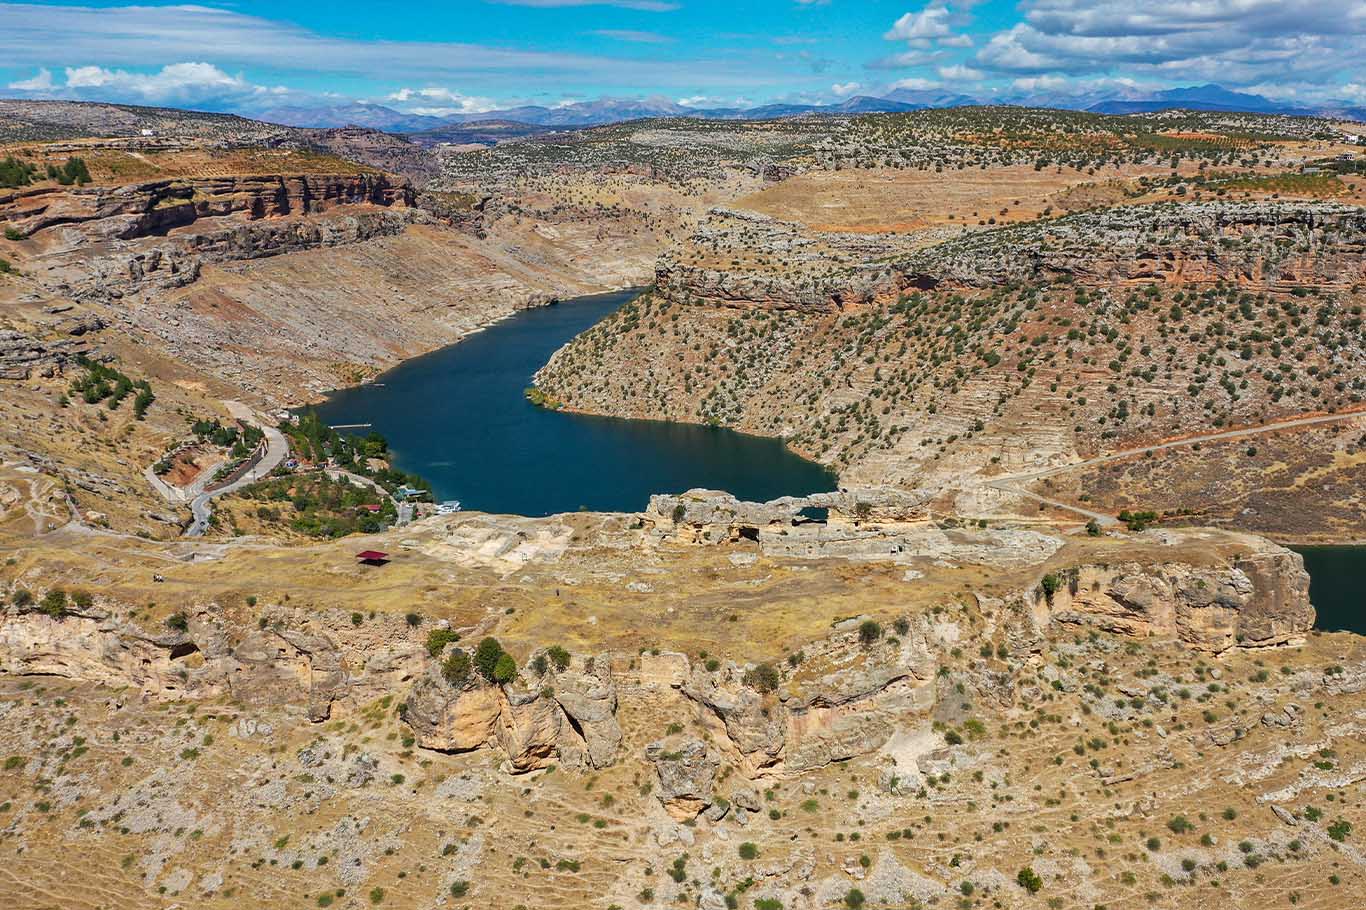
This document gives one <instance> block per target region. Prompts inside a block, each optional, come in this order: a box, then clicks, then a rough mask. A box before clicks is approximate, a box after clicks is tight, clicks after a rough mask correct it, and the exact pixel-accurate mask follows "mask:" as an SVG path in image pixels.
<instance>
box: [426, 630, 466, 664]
mask: <svg viewBox="0 0 1366 910" xmlns="http://www.w3.org/2000/svg"><path fill="white" fill-rule="evenodd" d="M459 640H460V633H459V632H456V631H455V630H454V629H432V630H431V631H430V632H428V633H427V653H428V654H430V655H431V656H432V657H437V656H439V655H440V654H441V652H442V651H444V650H445V649H446V645H448V644H450V643H451V642H454V641H459Z"/></svg>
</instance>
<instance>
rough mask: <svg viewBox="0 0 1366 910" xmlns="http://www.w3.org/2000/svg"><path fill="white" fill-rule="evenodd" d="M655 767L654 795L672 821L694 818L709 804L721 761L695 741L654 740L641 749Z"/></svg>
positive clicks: (711, 800) (699, 741) (704, 744)
mask: <svg viewBox="0 0 1366 910" xmlns="http://www.w3.org/2000/svg"><path fill="white" fill-rule="evenodd" d="M645 758H646V759H647V760H648V761H650V762H651V763H652V764H653V765H654V768H655V778H656V782H655V784H656V785H655V796H656V797H657V798H658V799H659V801H660V803H661V804H663V806H664V810H665V811H666V812H668V813H669V815H670V816H671V817H672V818H673V819H674V820H675V821H680V822H682V821H688V820H690V819H694V818H696V817H697V816H698V814H699V813H700V812H702V810H703V809H706V808H707V807H708V806H710V805H711V804H712V802H713V798H714V797H713V794H714V791H715V787H716V772H717V770H718V769H719V768H720V767H721V759H720V758H719V757H718V756H717V755H716V753H714V752H712V751H711V749H709V748H708V747H707V744H706V743H704V742H702V741H701V740H699V739H689V740H685V741H683V742H681V743H679V742H674V741H670V740H658V741H656V742H653V743H650V744H649V745H648V746H646V747H645Z"/></svg>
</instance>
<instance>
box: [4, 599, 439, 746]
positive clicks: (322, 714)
mask: <svg viewBox="0 0 1366 910" xmlns="http://www.w3.org/2000/svg"><path fill="white" fill-rule="evenodd" d="M181 619H183V622H179V621H178V622H177V624H176V625H174V626H167V627H166V628H165V629H163V630H160V631H148V630H146V629H143V628H142V627H141V626H138V625H136V624H134V623H132V622H128V621H125V620H122V619H119V618H118V617H116V616H115V615H114V614H113V613H111V612H107V611H104V610H102V609H100V608H99V607H97V606H92V607H89V608H76V609H70V608H68V609H67V610H66V611H65V613H64V615H61V616H56V617H54V616H51V615H48V614H46V613H44V612H41V611H37V610H27V609H26V610H18V609H11V610H9V611H6V612H3V613H0V673H7V674H13V675H18V676H31V675H50V676H60V677H64V678H68V679H77V680H82V681H87V682H92V683H96V684H99V685H105V686H109V687H111V688H127V687H131V688H134V689H136V690H137V691H139V692H140V693H142V695H143V696H145V697H147V698H151V699H157V700H176V699H181V698H196V699H199V698H217V697H221V696H229V697H231V698H233V699H235V700H237V701H239V702H242V703H244V704H256V705H279V704H297V705H300V706H302V707H304V708H305V709H306V711H307V713H308V716H309V718H310V719H312V720H314V721H322V720H326V719H327V718H328V717H329V716H330V715H331V712H332V708H333V705H334V704H335V703H337V702H339V701H343V700H348V701H349V702H350V703H351V704H352V705H353V706H355V705H359V704H361V703H363V702H366V701H369V700H372V699H374V698H378V697H380V696H382V695H383V694H385V693H388V692H391V691H393V689H394V688H395V687H397V686H400V685H402V684H403V683H404V682H405V681H406V680H407V679H409V678H411V675H412V671H413V666H414V664H415V659H416V658H415V649H414V648H412V647H403V646H393V645H390V646H381V647H378V648H374V649H367V651H366V652H357V651H355V650H354V648H348V647H346V646H343V645H341V644H339V643H338V642H337V640H336V639H335V638H334V637H333V636H331V635H329V634H327V633H326V632H322V631H316V630H309V629H307V628H304V627H303V623H299V624H298V625H292V624H289V623H286V622H276V623H268V624H266V625H265V626H264V627H263V628H261V629H256V630H253V631H251V632H247V633H245V634H241V635H240V637H238V636H237V635H235V634H234V632H233V630H232V629H231V628H230V624H229V621H228V620H227V618H226V617H225V615H224V614H223V613H222V611H220V610H218V609H217V608H212V607H204V608H196V609H194V610H191V611H187V612H186V613H185V614H181ZM181 626H183V628H181Z"/></svg>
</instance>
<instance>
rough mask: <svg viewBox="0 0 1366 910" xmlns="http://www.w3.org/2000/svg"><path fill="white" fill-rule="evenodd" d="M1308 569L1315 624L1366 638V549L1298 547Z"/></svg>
mask: <svg viewBox="0 0 1366 910" xmlns="http://www.w3.org/2000/svg"><path fill="white" fill-rule="evenodd" d="M1295 550H1296V552H1298V553H1299V554H1300V555H1302V556H1303V557H1304V567H1305V568H1306V569H1308V570H1309V579H1310V581H1309V599H1310V600H1311V601H1313V603H1314V609H1315V611H1317V612H1318V621H1317V622H1316V623H1315V625H1316V626H1317V627H1318V628H1320V629H1323V630H1325V631H1329V632H1337V631H1348V632H1356V633H1357V634H1358V635H1366V547H1296V548H1295Z"/></svg>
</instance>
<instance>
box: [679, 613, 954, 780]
mask: <svg viewBox="0 0 1366 910" xmlns="http://www.w3.org/2000/svg"><path fill="white" fill-rule="evenodd" d="M805 652H806V661H805V663H804V664H803V665H802V667H801V669H800V670H796V669H794V668H792V667H787V668H785V669H783V670H780V669H779V668H777V667H765V668H762V669H759V670H756V669H755V668H748V669H746V668H741V667H738V666H736V665H734V664H730V665H727V666H725V667H721V668H718V669H717V670H710V669H707V668H706V667H702V666H697V667H694V668H693V669H692V672H691V674H690V675H689V676H688V678H687V680H686V682H684V684H683V685H682V688H681V691H682V694H683V695H685V696H686V697H687V698H689V699H690V700H692V701H693V702H695V703H696V704H697V706H698V708H699V711H700V717H701V719H702V721H703V722H704V723H705V724H706V725H707V726H708V727H710V728H711V729H712V730H713V732H714V733H715V734H716V738H715V741H716V742H717V743H718V744H719V745H720V747H721V748H722V749H723V750H724V751H725V753H726V755H727V758H728V759H729V760H730V761H731V762H732V763H734V764H735V766H736V767H738V768H739V769H740V770H741V771H743V772H744V773H745V775H746V776H748V777H754V776H765V775H767V776H786V775H791V774H799V773H801V772H803V771H809V770H812V769H814V768H820V767H824V766H825V765H828V764H830V763H831V762H836V761H843V760H845V759H849V758H853V757H854V756H857V755H864V754H867V753H869V752H872V751H875V750H876V749H878V748H880V747H881V746H882V745H883V744H884V743H886V742H887V740H888V739H889V738H890V737H891V736H892V734H893V733H894V732H895V730H896V728H897V726H898V725H900V724H903V723H906V722H908V721H909V720H911V719H913V718H915V717H918V716H925V715H927V714H928V712H929V711H930V710H931V709H932V708H933V707H934V704H935V690H934V674H935V668H936V666H937V664H936V662H935V659H934V657H933V654H932V652H931V650H930V648H929V646H928V645H927V643H926V638H925V634H924V629H923V627H922V624H917V625H916V628H915V629H914V630H912V631H911V632H910V634H909V635H908V636H907V637H906V638H905V640H901V641H898V642H897V643H896V644H894V645H892V644H890V643H886V644H880V645H878V646H877V647H876V648H871V649H870V648H868V647H865V646H864V645H863V644H861V643H860V641H859V639H858V635H857V633H856V631H855V630H853V629H844V630H842V631H837V632H836V633H835V634H834V635H833V636H832V637H830V638H829V639H826V640H825V641H823V642H817V643H814V644H813V645H811V646H809V647H808V648H806V649H805Z"/></svg>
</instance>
